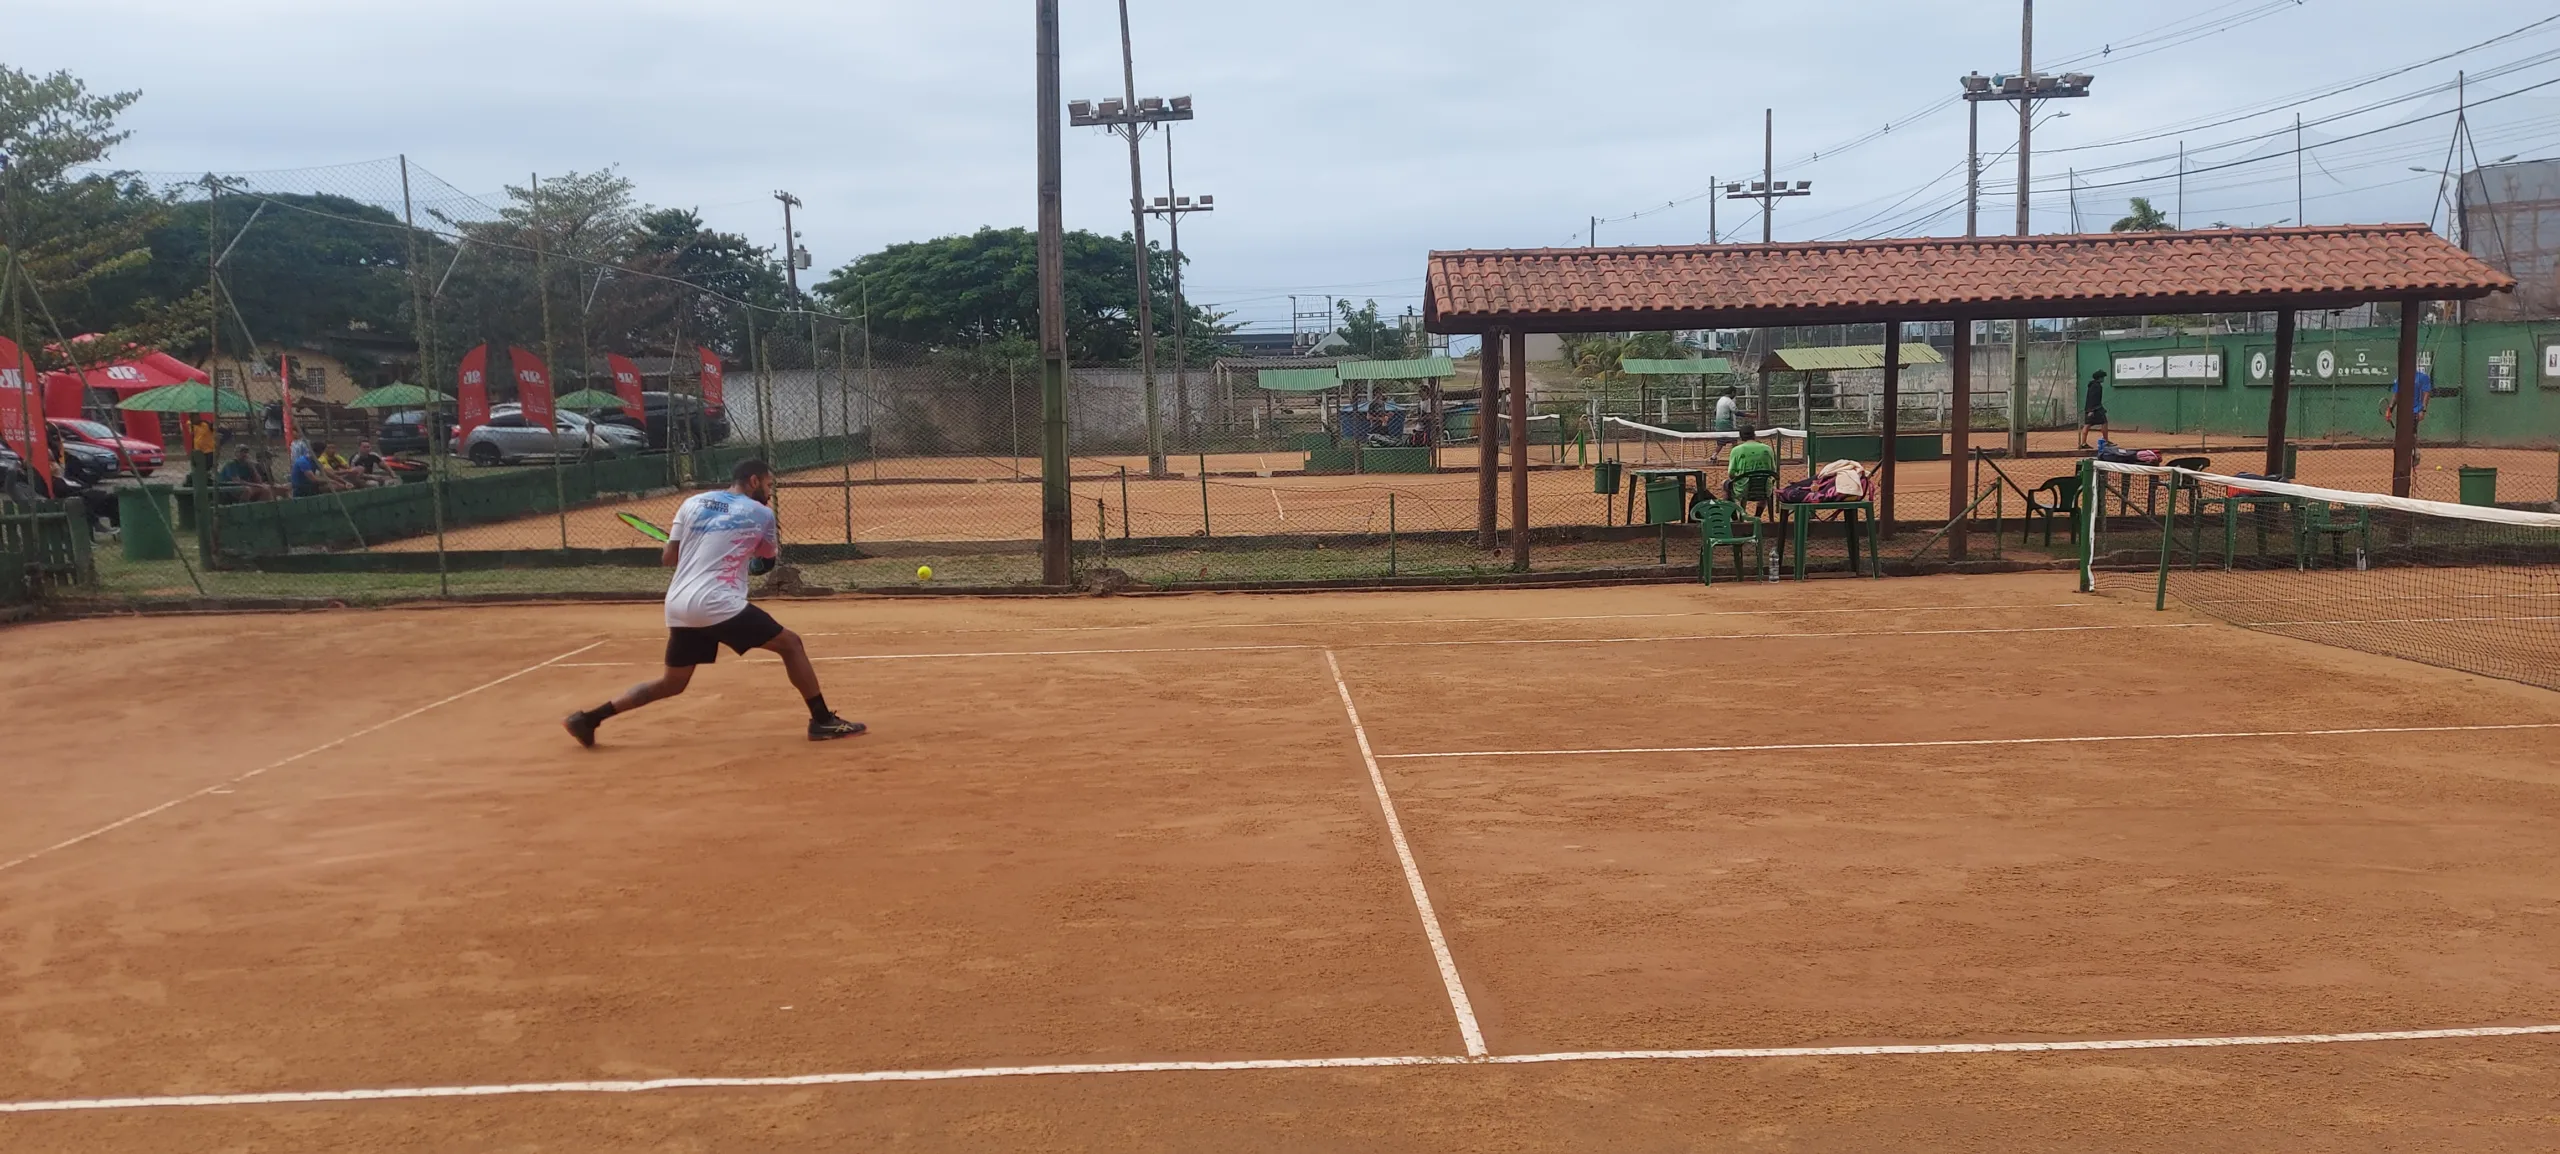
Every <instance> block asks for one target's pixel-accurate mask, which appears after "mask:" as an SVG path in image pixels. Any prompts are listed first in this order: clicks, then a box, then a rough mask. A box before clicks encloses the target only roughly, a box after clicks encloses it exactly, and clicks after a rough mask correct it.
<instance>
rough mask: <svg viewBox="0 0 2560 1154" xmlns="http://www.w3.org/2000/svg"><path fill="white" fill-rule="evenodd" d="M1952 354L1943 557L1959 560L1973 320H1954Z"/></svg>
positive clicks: (1966, 496)
mask: <svg viewBox="0 0 2560 1154" xmlns="http://www.w3.org/2000/svg"><path fill="white" fill-rule="evenodd" d="M1951 351H1952V352H1953V353H1954V356H1952V357H1950V358H1949V360H1950V361H1951V362H1952V363H1950V364H1949V365H1948V372H1947V393H1948V397H1947V521H1948V526H1947V560H1950V561H1962V560H1964V554H1965V536H1966V529H1967V528H1968V526H1967V525H1966V524H1965V523H1964V521H1965V517H1966V513H1967V509H1966V507H1967V506H1968V505H1969V504H1971V502H1972V499H1973V494H1971V493H1969V492H1966V491H1965V490H1966V488H1967V486H1966V477H1967V475H1968V469H1969V467H1970V466H1971V465H1972V463H1973V444H1972V434H1973V322H1972V321H1969V320H1961V321H1957V322H1956V341H1955V348H1954V349H1953V350H1951Z"/></svg>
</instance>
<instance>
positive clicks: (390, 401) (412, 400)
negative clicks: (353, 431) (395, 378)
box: [349, 384, 453, 409]
mask: <svg viewBox="0 0 2560 1154" xmlns="http://www.w3.org/2000/svg"><path fill="white" fill-rule="evenodd" d="M452 402H453V398H451V397H448V396H446V395H444V394H443V393H439V392H436V391H434V390H433V389H427V388H421V387H419V386H417V385H406V384H399V385H384V386H382V387H381V388H378V389H372V390H369V391H367V392H365V393H364V394H363V395H361V396H358V397H357V398H356V399H355V401H354V402H353V403H352V404H350V405H349V407H350V408H357V409H423V408H426V407H427V406H429V405H433V404H451V403H452Z"/></svg>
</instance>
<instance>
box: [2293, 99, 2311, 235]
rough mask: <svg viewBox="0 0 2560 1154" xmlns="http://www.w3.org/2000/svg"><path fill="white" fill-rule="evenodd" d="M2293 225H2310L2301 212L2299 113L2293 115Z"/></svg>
mask: <svg viewBox="0 0 2560 1154" xmlns="http://www.w3.org/2000/svg"><path fill="white" fill-rule="evenodd" d="M2293 223H2294V224H2295V225H2297V226H2299V225H2306V224H2309V223H2311V218H2310V217H2309V216H2307V215H2304V213H2303V211H2302V114H2301V113H2299V112H2297V113H2294V114H2293Z"/></svg>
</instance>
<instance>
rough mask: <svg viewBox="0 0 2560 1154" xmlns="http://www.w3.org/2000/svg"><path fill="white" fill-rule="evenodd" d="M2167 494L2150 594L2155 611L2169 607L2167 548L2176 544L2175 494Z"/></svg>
mask: <svg viewBox="0 0 2560 1154" xmlns="http://www.w3.org/2000/svg"><path fill="white" fill-rule="evenodd" d="M2172 476H2175V474H2172ZM2169 496H2170V501H2169V511H2168V513H2167V514H2165V515H2163V516H2162V517H2161V518H2160V581H2159V586H2158V588H2157V589H2156V590H2154V591H2153V593H2152V596H2151V609H2152V611H2153V612H2155V613H2156V612H2160V611H2163V610H2166V609H2167V608H2169V550H2170V549H2172V548H2174V547H2175V546H2176V544H2177V531H2178V502H2177V494H2176V493H2175V492H2174V491H2173V492H2171V493H2170V495H2169Z"/></svg>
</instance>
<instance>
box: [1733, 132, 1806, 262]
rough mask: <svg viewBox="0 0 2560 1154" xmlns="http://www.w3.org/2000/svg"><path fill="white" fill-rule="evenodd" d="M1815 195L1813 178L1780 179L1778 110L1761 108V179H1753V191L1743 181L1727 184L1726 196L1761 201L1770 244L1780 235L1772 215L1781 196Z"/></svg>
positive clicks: (1762, 240)
mask: <svg viewBox="0 0 2560 1154" xmlns="http://www.w3.org/2000/svg"><path fill="white" fill-rule="evenodd" d="M1812 195H1813V182H1812V181H1810V180H1799V181H1797V182H1796V183H1795V187H1793V188H1789V187H1787V185H1786V183H1785V182H1784V181H1781V180H1779V179H1778V121H1777V113H1776V111H1775V110H1772V109H1766V108H1764V109H1761V110H1760V179H1758V180H1755V181H1752V182H1751V188H1750V191H1747V192H1746V191H1744V190H1743V187H1742V183H1741V182H1740V181H1735V182H1733V183H1731V184H1728V185H1725V186H1724V198H1725V199H1726V200H1756V201H1759V202H1760V243H1762V244H1767V243H1769V241H1770V238H1771V237H1773V236H1774V235H1776V234H1775V232H1774V231H1773V230H1772V229H1771V227H1770V218H1771V217H1773V216H1775V215H1776V214H1777V209H1778V201H1779V199H1780V198H1782V197H1789V196H1812Z"/></svg>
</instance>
